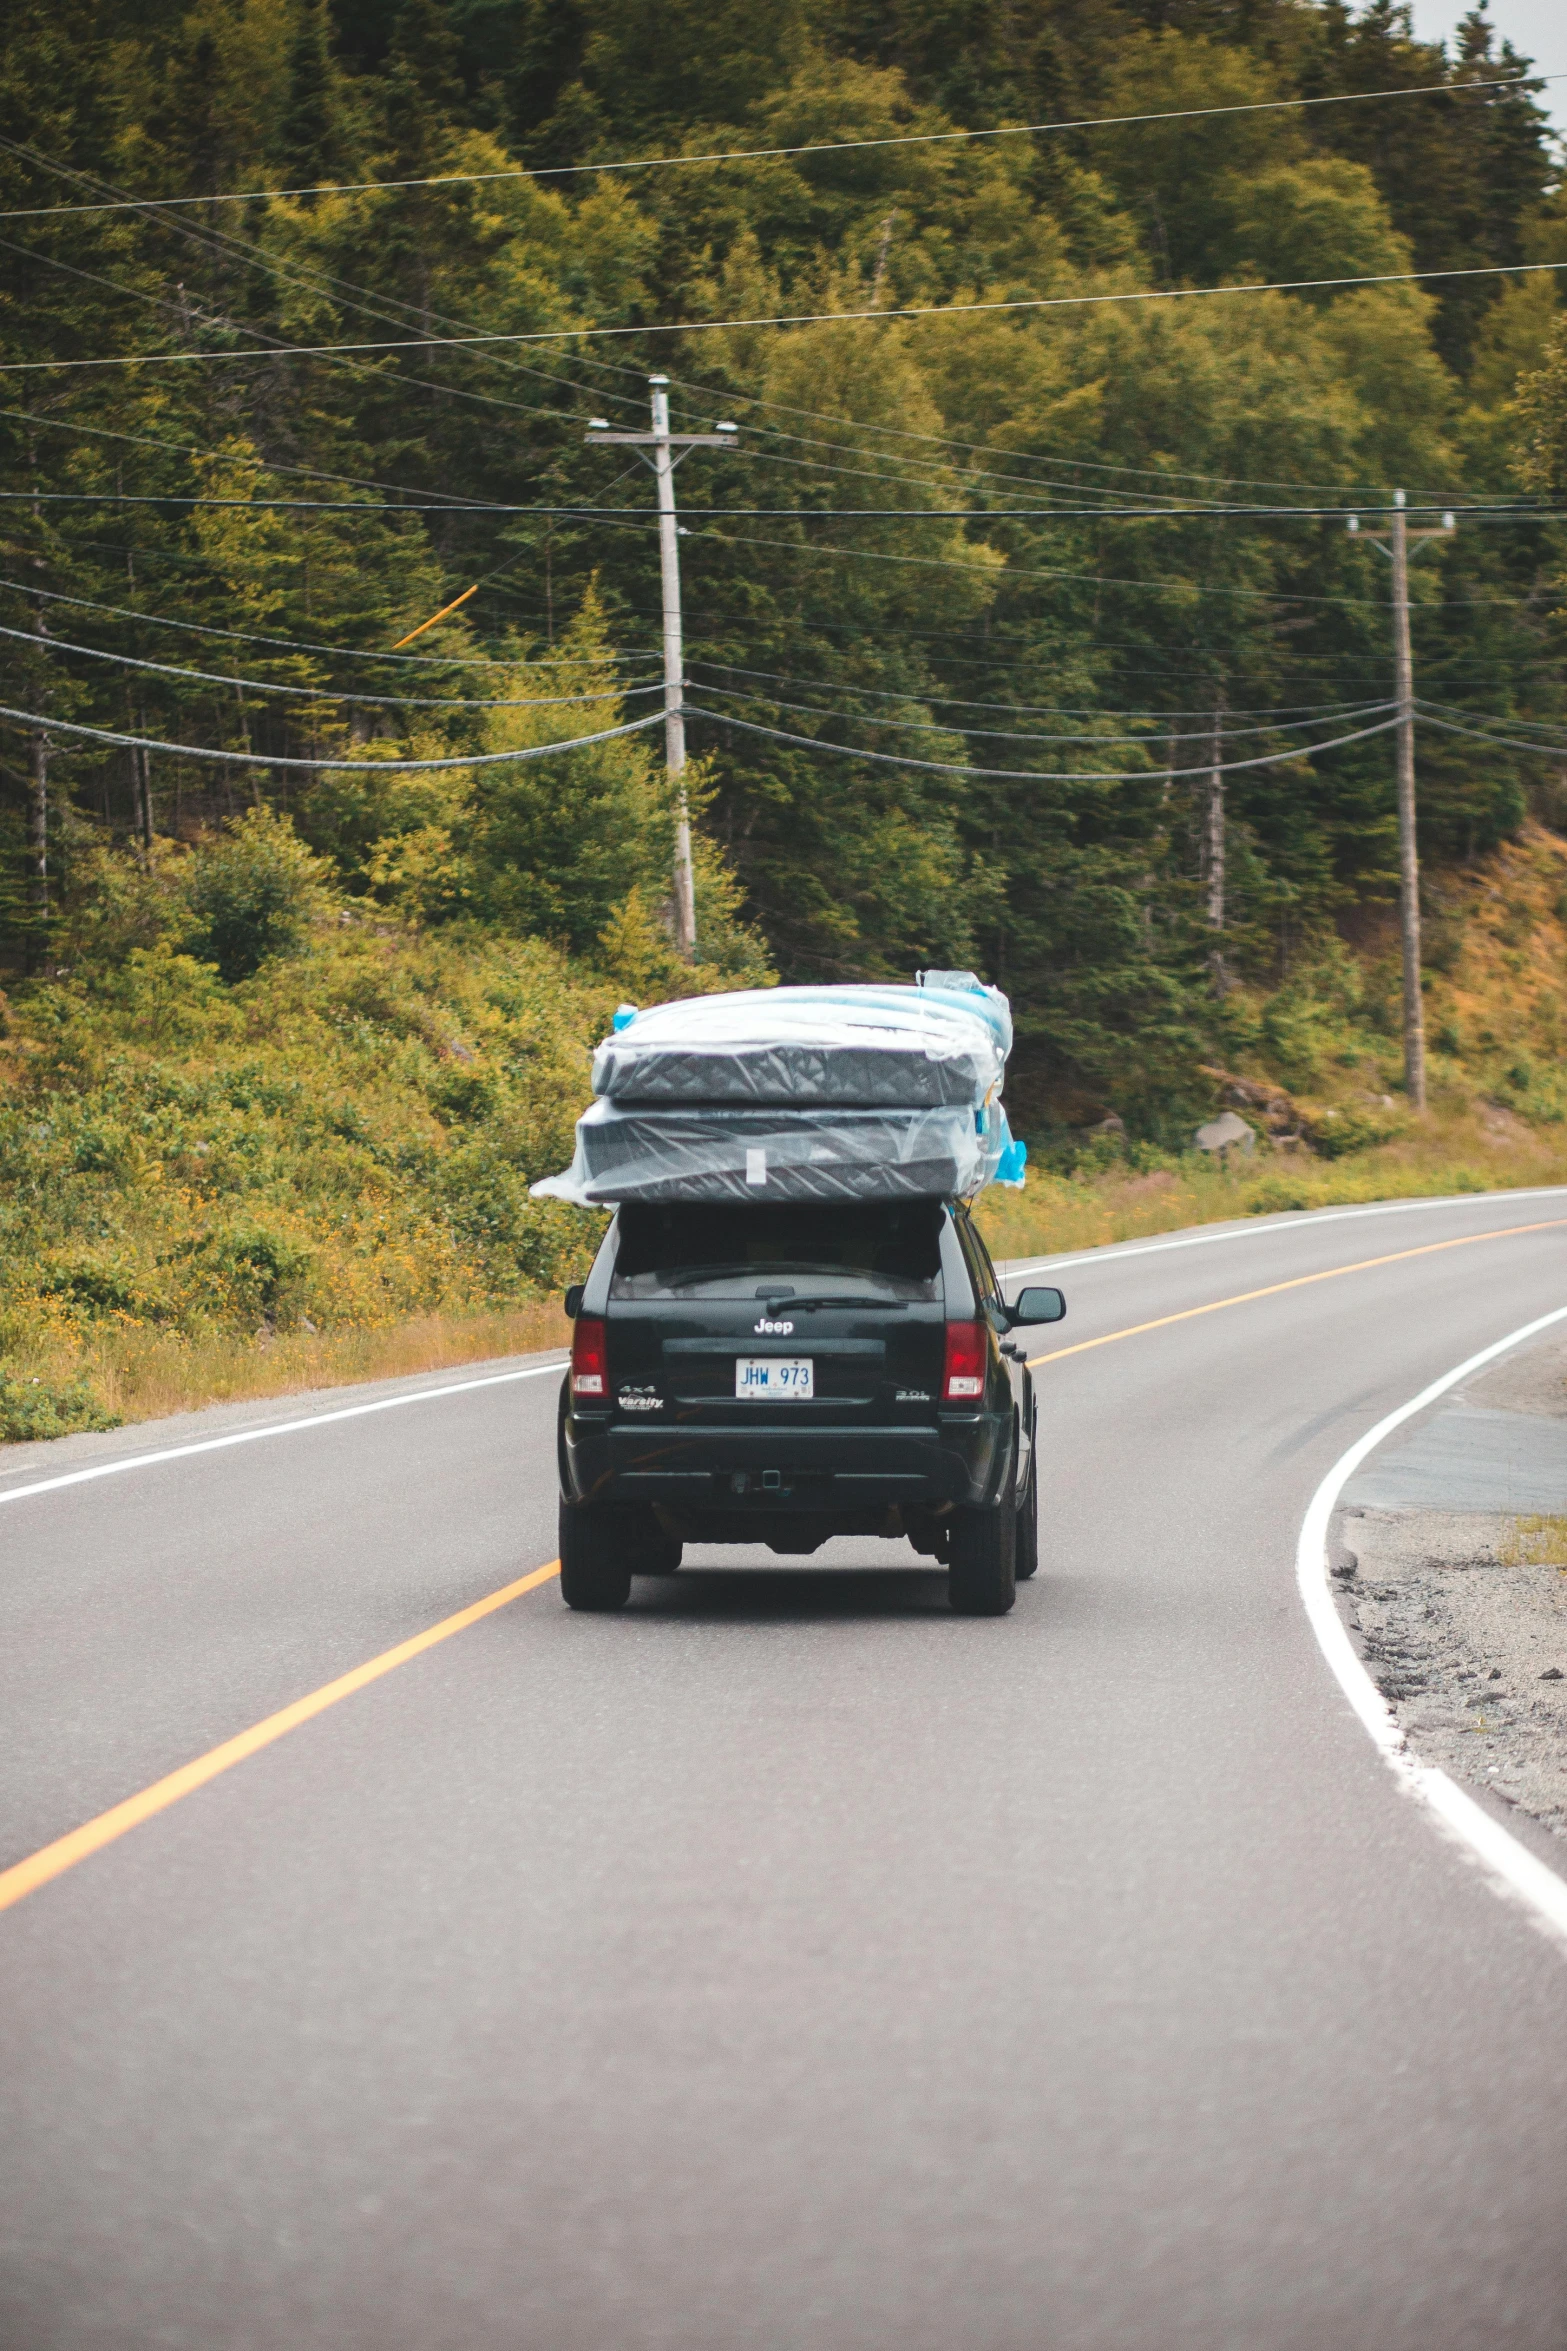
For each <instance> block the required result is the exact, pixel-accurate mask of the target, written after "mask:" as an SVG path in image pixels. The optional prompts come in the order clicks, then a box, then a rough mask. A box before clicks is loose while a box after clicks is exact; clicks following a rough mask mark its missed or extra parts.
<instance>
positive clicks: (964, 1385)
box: [941, 1322, 986, 1404]
mask: <svg viewBox="0 0 1567 2351" xmlns="http://www.w3.org/2000/svg"><path fill="white" fill-rule="evenodd" d="M985 1356H986V1347H985V1326H984V1324H983V1323H982V1322H949V1323H948V1325H947V1361H946V1366H945V1368H944V1370H943V1372H942V1375H941V1397H942V1402H943V1403H944V1404H968V1403H972V1402H974V1401H975V1400H976V1399H977V1398H979V1397H981V1396H983V1395H984V1393H985Z"/></svg>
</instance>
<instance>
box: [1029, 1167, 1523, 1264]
mask: <svg viewBox="0 0 1567 2351" xmlns="http://www.w3.org/2000/svg"><path fill="white" fill-rule="evenodd" d="M1564 1192H1567V1184H1530V1185H1521V1186H1519V1188H1518V1189H1517V1190H1516V1191H1503V1192H1448V1193H1439V1194H1437V1195H1436V1196H1435V1197H1434V1198H1432V1199H1429V1200H1381V1201H1378V1202H1377V1203H1376V1205H1375V1206H1374V1207H1370V1208H1309V1209H1306V1210H1305V1211H1304V1212H1302V1213H1300V1214H1294V1213H1293V1212H1291V1213H1290V1221H1289V1223H1287V1224H1286V1223H1285V1222H1284V1220H1283V1217H1282V1216H1267V1217H1258V1218H1257V1219H1256V1220H1255V1222H1250V1223H1247V1224H1243V1225H1233V1226H1228V1227H1226V1228H1225V1230H1224V1231H1223V1232H1218V1233H1189V1234H1187V1235H1185V1236H1184V1237H1183V1238H1182V1239H1180V1240H1176V1241H1138V1242H1128V1241H1105V1242H1103V1243H1101V1245H1100V1246H1099V1247H1098V1248H1097V1249H1084V1250H1082V1251H1081V1252H1080V1253H1079V1255H1077V1256H1076V1257H1027V1258H1023V1257H1018V1258H1004V1259H1003V1260H1002V1262H1001V1264H1000V1265H998V1266H997V1268H996V1271H997V1272H998V1273H999V1274H1000V1275H1001V1278H1002V1280H1003V1281H1008V1282H1010V1281H1013V1280H1015V1279H1016V1277H1017V1276H1018V1275H1019V1274H1025V1273H1062V1272H1064V1271H1065V1270H1066V1268H1067V1267H1068V1266H1073V1265H1124V1264H1125V1263H1126V1261H1127V1259H1128V1258H1129V1257H1156V1256H1157V1255H1158V1254H1159V1252H1160V1251H1161V1250H1164V1249H1209V1248H1212V1246H1213V1245H1214V1243H1215V1242H1217V1241H1254V1240H1258V1239H1261V1238H1262V1237H1263V1236H1264V1235H1265V1234H1268V1233H1299V1232H1305V1231H1307V1230H1308V1229H1309V1228H1310V1227H1311V1226H1312V1225H1319V1224H1343V1223H1345V1222H1346V1221H1347V1220H1348V1219H1349V1218H1351V1217H1357V1216H1410V1215H1413V1214H1414V1213H1415V1211H1416V1210H1418V1209H1421V1208H1494V1207H1495V1206H1496V1205H1497V1203H1498V1202H1499V1201H1503V1200H1554V1199H1560V1198H1561V1196H1562V1194H1563V1193H1564Z"/></svg>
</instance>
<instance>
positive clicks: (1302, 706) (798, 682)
mask: <svg viewBox="0 0 1567 2351" xmlns="http://www.w3.org/2000/svg"><path fill="white" fill-rule="evenodd" d="M695 666H696V667H697V668H698V669H721V670H724V671H725V672H726V673H727V674H728V675H729V676H731V677H741V678H768V679H770V680H771V681H772V682H773V684H775V685H780V686H813V687H818V688H820V690H821V691H822V692H823V693H839V694H859V695H861V696H869V697H871V698H873V699H875V700H877V701H881V702H929V703H935V704H938V705H940V706H941V707H942V708H944V709H957V710H1000V711H1009V712H1011V713H1012V715H1013V716H1014V717H1018V718H1026V717H1043V718H1097V717H1100V716H1104V717H1107V718H1126V719H1133V718H1141V719H1146V720H1147V721H1148V722H1149V724H1150V725H1162V724H1163V723H1164V721H1165V720H1167V719H1171V718H1206V719H1208V720H1209V722H1210V724H1209V726H1208V727H1207V728H1205V729H1203V730H1202V731H1203V733H1204V734H1207V733H1211V731H1212V725H1211V721H1212V711H1211V709H1210V708H1209V707H1208V706H1206V705H1205V706H1204V707H1203V708H1202V709H1201V710H1197V709H1189V710H1111V711H1105V712H1101V711H1100V710H1099V709H1098V707H1097V705H1094V706H1090V705H1088V704H1081V703H1078V704H1073V703H1062V702H968V701H964V700H963V698H962V697H961V696H960V695H957V694H940V693H935V692H932V691H931V690H930V689H929V687H927V686H922V687H920V688H919V690H918V691H917V692H916V691H914V690H912V689H910V690H904V691H898V690H896V689H893V688H890V687H886V686H856V685H851V684H849V683H847V682H845V681H843V680H840V679H835V678H834V679H827V678H801V677H795V676H793V675H792V674H791V673H790V672H788V671H786V670H777V669H743V668H742V667H741V666H740V664H739V663H738V662H734V661H700V660H699V661H698V662H697V663H696V664H695ZM961 666H963V667H968V666H969V665H968V664H967V663H965V664H962V665H961ZM986 666H993V665H986ZM707 690H708V691H709V692H711V691H713V689H712V688H711V687H710V688H708V689H707ZM762 698H763V697H760V696H759V697H758V699H759V700H760V699H762ZM1371 707H1372V705H1371V704H1370V703H1369V702H1365V703H1361V702H1353V703H1346V702H1344V701H1342V700H1340V701H1338V702H1285V703H1280V702H1262V703H1256V704H1252V705H1246V704H1235V703H1231V704H1229V705H1228V708H1229V709H1230V710H1231V711H1233V712H1234V714H1235V715H1236V716H1237V717H1240V718H1255V717H1258V716H1260V715H1261V713H1262V712H1263V711H1271V712H1273V713H1274V715H1275V716H1277V717H1279V718H1289V717H1293V716H1295V715H1297V714H1299V713H1302V712H1306V713H1311V712H1321V713H1324V714H1326V715H1328V716H1332V715H1336V716H1338V717H1340V718H1352V717H1354V716H1356V715H1357V714H1358V713H1359V712H1360V711H1361V710H1362V709H1370V708H1371ZM1377 707H1379V708H1380V704H1379V705H1377ZM957 731H958V732H962V731H963V730H962V729H961V728H960V729H958V730H957ZM1243 731H1244V730H1243V729H1241V728H1235V729H1233V730H1232V729H1230V728H1229V727H1228V726H1226V729H1225V732H1226V734H1228V733H1230V732H1234V733H1237V734H1239V733H1242V732H1243Z"/></svg>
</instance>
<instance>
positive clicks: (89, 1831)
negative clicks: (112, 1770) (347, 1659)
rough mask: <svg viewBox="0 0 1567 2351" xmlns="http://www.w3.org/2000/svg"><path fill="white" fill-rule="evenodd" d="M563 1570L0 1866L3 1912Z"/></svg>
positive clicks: (493, 1600) (547, 1572) (372, 1661)
mask: <svg viewBox="0 0 1567 2351" xmlns="http://www.w3.org/2000/svg"><path fill="white" fill-rule="evenodd" d="M559 1573H560V1561H559V1560H558V1559H552V1560H551V1561H550V1563H549V1565H548V1567H536V1568H535V1569H534V1571H533V1573H532V1574H531V1575H525V1576H519V1577H518V1579H517V1581H516V1582H515V1583H514V1584H503V1585H502V1586H501V1588H500V1590H499V1591H498V1592H487V1593H486V1594H485V1596H484V1598H483V1599H482V1600H475V1601H474V1603H473V1605H472V1607H470V1608H459V1609H458V1611H457V1614H456V1615H455V1616H443V1617H442V1619H441V1621H440V1623H439V1624H432V1625H429V1626H427V1627H426V1629H425V1631H423V1632H422V1633H415V1634H414V1636H413V1639H412V1640H411V1641H399V1642H398V1644H397V1647H396V1648H395V1649H383V1650H382V1652H381V1654H380V1656H379V1657H371V1658H367V1659H366V1661H365V1663H364V1664H363V1665H356V1666H355V1667H354V1669H353V1671H352V1672H351V1673H345V1674H340V1675H339V1676H338V1678H337V1680H336V1681H335V1682H323V1684H322V1685H321V1688H320V1689H319V1690H312V1691H311V1692H310V1693H309V1695H308V1696H307V1697H304V1698H296V1699H295V1700H294V1703H293V1704H292V1706H283V1707H280V1708H279V1709H278V1712H277V1713H276V1714H269V1715H268V1716H267V1717H266V1719H265V1721H263V1722H256V1723H252V1724H251V1726H250V1728H249V1730H248V1731H241V1732H240V1733H239V1734H238V1736H237V1737H236V1738H232V1739H225V1740H224V1742H223V1744H222V1746H221V1747H209V1748H208V1750H207V1752H206V1754H205V1755H198V1756H197V1757H196V1758H195V1760H194V1762H191V1763H182V1764H181V1765H180V1767H179V1769H178V1771H171V1772H169V1773H167V1774H166V1776H165V1777H164V1778H163V1779H161V1780H154V1781H153V1783H152V1786H151V1787H150V1788H143V1789H142V1790H141V1792H140V1793H139V1794H138V1795H135V1796H127V1797H126V1798H125V1801H124V1802H123V1803H122V1804H114V1805H111V1806H110V1808H109V1810H108V1811H107V1812H100V1813H99V1815H98V1817H97V1819H96V1820H88V1821H84V1822H83V1823H82V1825H81V1827H80V1828H79V1829H72V1830H71V1832H70V1834H69V1835H68V1836H64V1837H56V1839H55V1841H54V1843H53V1844H52V1845H44V1846H42V1847H40V1849H39V1851H38V1852H36V1853H29V1855H28V1856H27V1859H26V1860H25V1861H18V1862H16V1863H15V1864H14V1866H13V1867H12V1868H10V1869H7V1870H0V1910H9V1908H10V1907H11V1904H12V1903H13V1902H20V1901H21V1900H22V1899H23V1898H24V1896H26V1895H28V1894H32V1893H35V1892H36V1891H37V1889H38V1888H39V1887H40V1886H46V1885H47V1884H48V1883H49V1880H50V1879H51V1878H57V1877H60V1876H62V1875H63V1874H64V1872H65V1871H66V1870H68V1869H74V1868H75V1867H76V1864H77V1863H78V1862H79V1861H85V1860H86V1859H87V1857H88V1855H89V1854H91V1853H101V1852H102V1850H103V1848H104V1846H105V1845H112V1844H113V1843H114V1841H115V1839H116V1837H123V1836H124V1835H125V1833H126V1831H127V1829H134V1828H138V1827H140V1825H141V1823H142V1822H143V1821H144V1820H151V1819H152V1817H153V1815H154V1813H158V1812H166V1811H167V1810H168V1807H169V1806H170V1805H171V1804H178V1802H179V1800H180V1798H181V1797H182V1796H189V1795H191V1794H192V1793H193V1792H194V1790H196V1789H197V1788H204V1787H205V1786H206V1784H207V1782H208V1781H209V1780H215V1779H216V1778H217V1777H218V1774H219V1773H220V1772H225V1771H230V1770H232V1769H233V1767H234V1765H235V1764H236V1763H243V1762H244V1760H245V1758H246V1757H247V1756H248V1755H255V1754H257V1753H259V1751H260V1750H261V1749H262V1748H263V1747H270V1746H271V1744H272V1742H273V1740H274V1739H281V1738H285V1737H286V1736H287V1734H288V1733H289V1732H290V1731H293V1730H297V1729H298V1728H299V1726H300V1724H301V1723H302V1722H309V1721H310V1720H311V1719H312V1717H314V1716H315V1715H318V1714H324V1713H325V1712H326V1710H327V1708H328V1707H329V1706H335V1705H337V1703H338V1701H339V1700H340V1699H342V1698H351V1697H352V1696H353V1694H354V1692H355V1691H356V1690H363V1689H364V1688H366V1687H367V1685H368V1684H369V1683H371V1682H378V1681H379V1680H380V1679H381V1676H382V1675H383V1674H387V1673H395V1672H396V1670H397V1668H398V1667H399V1666H400V1665H406V1664H408V1662H409V1660H410V1659H411V1658H414V1657H422V1656H423V1655H424V1652H425V1651H426V1649H433V1648H434V1647H435V1646H436V1644H437V1643H438V1642H440V1641H449V1640H450V1639H451V1637H452V1635H453V1633H460V1632H462V1631H464V1630H465V1629H466V1627H467V1626H469V1625H471V1624H477V1623H478V1621H479V1619H480V1618H481V1617H482V1616H493V1615H494V1613H495V1611H496V1609H497V1608H504V1607H506V1605H507V1604H508V1602H509V1601H512V1600H520V1599H521V1597H522V1595H523V1593H524V1592H531V1591H533V1590H535V1589H536V1588H537V1586H538V1585H540V1584H547V1583H548V1582H549V1580H550V1577H551V1576H553V1575H558V1574H559Z"/></svg>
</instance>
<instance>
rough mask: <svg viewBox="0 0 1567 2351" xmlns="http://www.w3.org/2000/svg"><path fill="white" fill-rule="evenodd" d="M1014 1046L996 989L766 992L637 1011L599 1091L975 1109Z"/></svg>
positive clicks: (675, 1099) (617, 1039)
mask: <svg viewBox="0 0 1567 2351" xmlns="http://www.w3.org/2000/svg"><path fill="white" fill-rule="evenodd" d="M998 1007H999V1008H1000V1012H999V1016H998V1010H997V1008H998ZM1010 1042H1011V1022H1010V1019H1009V1018H1006V1016H1005V998H998V997H997V996H996V992H995V991H994V990H990V991H988V992H987V993H986V994H985V995H980V994H978V993H969V994H967V995H963V994H959V993H958V992H956V991H948V990H939V991H938V990H935V989H926V988H765V989H764V988H758V989H753V990H748V991H746V992H744V993H737V994H734V995H727V996H702V997H696V998H693V999H689V1000H687V1001H685V1002H681V1003H676V1004H660V1005H655V1006H654V1007H653V1008H652V1009H651V1010H650V1011H647V1012H639V1013H638V1014H636V1016H635V1017H634V1019H632V1020H630V1021H628V1022H627V1023H626V1025H625V1026H624V1027H622V1028H621V1029H619V1030H618V1032H617V1033H616V1034H615V1035H614V1036H612V1037H609V1038H606V1040H605V1041H604V1043H603V1044H602V1045H601V1046H600V1047H599V1049H598V1052H597V1053H596V1055H595V1056H594V1061H593V1091H594V1092H595V1094H599V1095H602V1096H606V1097H608V1098H609V1099H610V1100H612V1101H616V1102H644V1103H649V1104H651V1103H669V1104H675V1103H681V1104H694V1103H704V1104H714V1105H716V1104H720V1103H733V1104H736V1105H740V1104H758V1105H761V1104H769V1105H771V1104H780V1105H782V1104H788V1105H800V1106H802V1107H803V1106H805V1105H821V1104H854V1105H857V1106H858V1107H860V1108H863V1109H875V1108H884V1109H899V1110H932V1109H939V1108H942V1107H945V1106H948V1105H953V1106H955V1105H958V1104H961V1103H966V1104H967V1105H968V1106H969V1107H970V1108H971V1109H975V1110H977V1109H979V1108H981V1107H982V1106H983V1105H984V1104H985V1103H986V1102H987V1101H988V1100H989V1099H990V1098H991V1096H992V1095H993V1094H994V1093H995V1091H996V1089H997V1088H998V1087H999V1085H1000V1083H1001V1078H1002V1074H1003V1071H1004V1069H1005V1065H1006V1053H1007V1047H1008V1045H1009V1044H1010Z"/></svg>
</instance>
